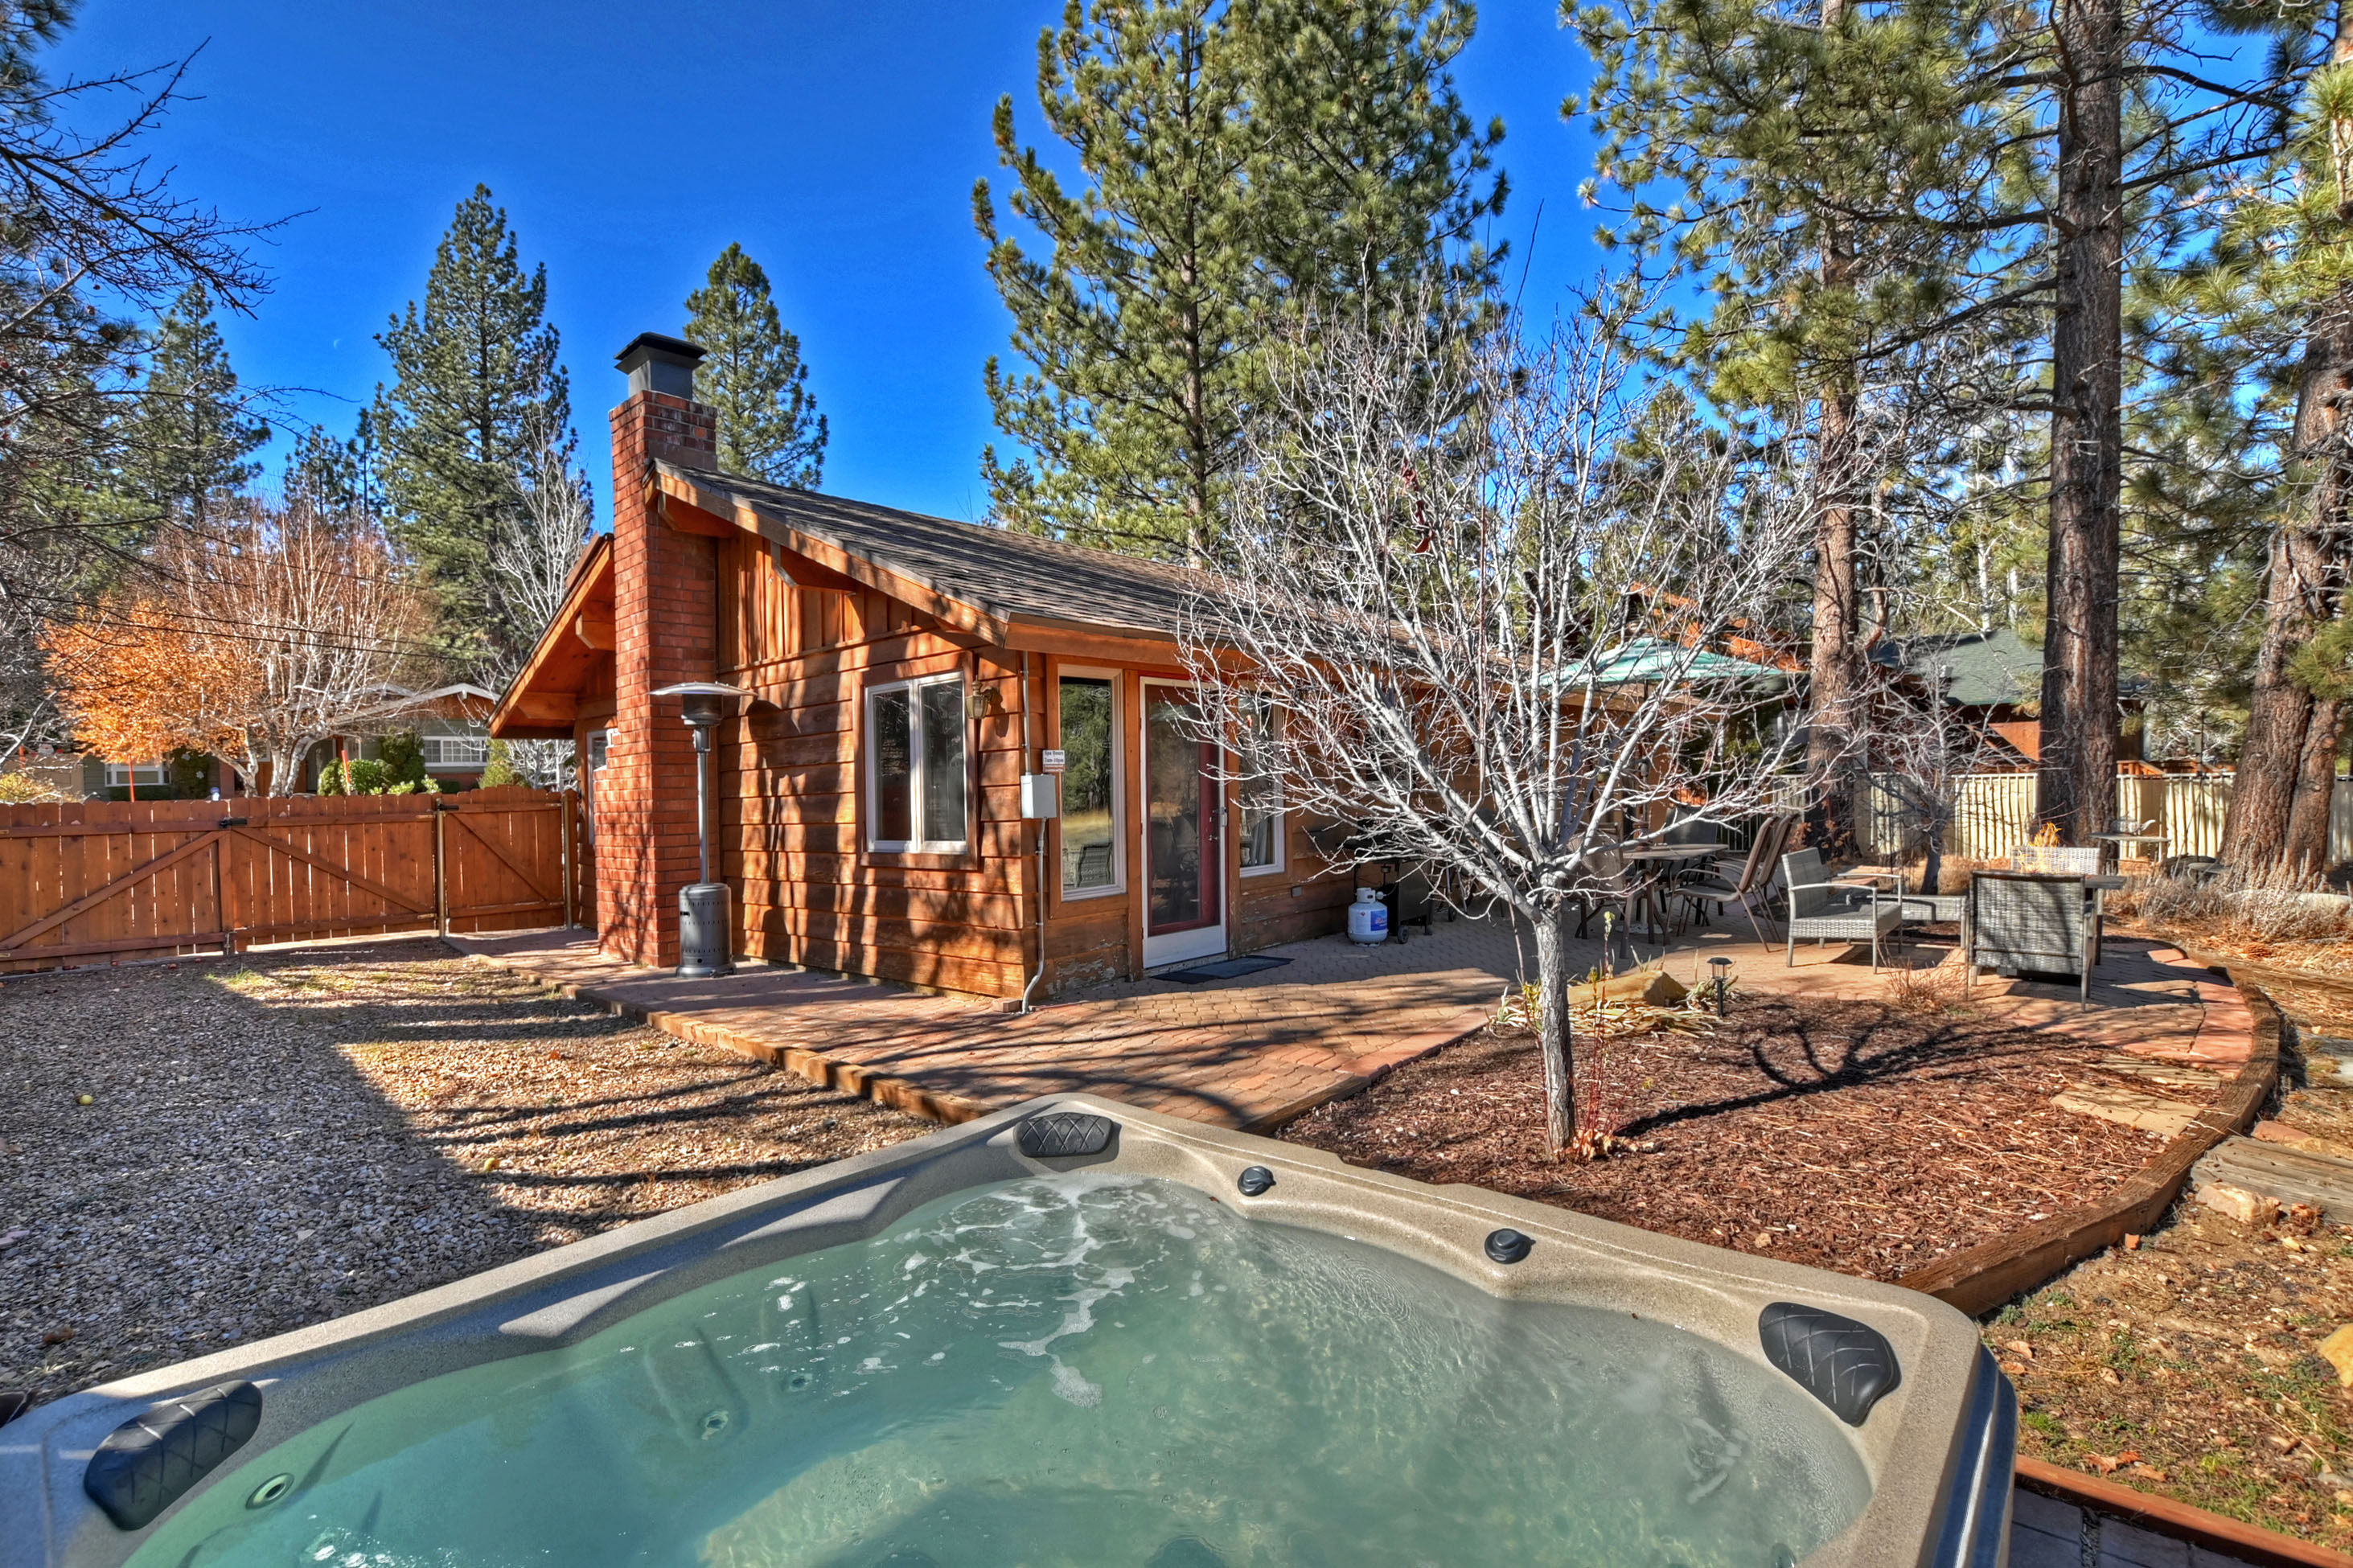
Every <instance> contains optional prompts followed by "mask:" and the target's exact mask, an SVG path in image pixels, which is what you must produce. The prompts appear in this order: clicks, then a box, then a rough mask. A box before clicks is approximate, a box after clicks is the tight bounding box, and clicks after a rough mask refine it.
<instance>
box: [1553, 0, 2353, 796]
mask: <svg viewBox="0 0 2353 1568" xmlns="http://www.w3.org/2000/svg"><path fill="white" fill-rule="evenodd" d="M2228 9H2229V7H2227V6H2223V7H2218V8H2217V9H2216V10H2215V12H2214V13H2213V16H2216V17H2221V16H2223V15H2224V13H2225V12H2227V11H2228ZM2264 15H2265V16H2269V18H2270V19H2269V20H2268V21H2266V20H2264V19H2263V17H2258V16H2254V14H2253V12H2252V10H2251V11H2250V12H2249V15H2248V16H2246V17H2242V18H2238V19H2236V20H2228V21H2225V22H2223V23H2222V24H2221V25H2225V26H2249V27H2261V26H2277V27H2279V28H2281V29H2282V30H2284V31H2293V30H2294V29H2295V27H2297V26H2306V27H2308V26H2309V23H2308V21H2307V20H2306V17H2305V15H2304V14H2303V13H2301V12H2299V13H2298V14H2297V15H2295V16H2286V17H2285V19H2284V20H2282V19H2281V16H2273V15H2272V14H2269V13H2265V14H2264ZM1576 20H1577V25H1578V26H1580V28H1581V29H1582V30H1584V31H1585V32H1586V34H1587V37H1588V43H1589V44H1592V45H1594V46H1595V47H1596V51H1597V55H1598V56H1599V58H1600V59H1601V61H1602V64H1603V67H1604V68H1603V70H1602V72H1601V73H1600V77H1599V84H1598V86H1597V89H1596V99H1597V104H1598V106H1599V109H1600V110H1601V113H1602V116H1603V118H1604V121H1605V125H1606V127H1607V128H1608V129H1609V131H1610V132H1611V136H1612V140H1611V141H1610V142H1609V143H1607V144H1606V145H1605V150H1604V171H1603V172H1604V174H1605V175H1608V176H1610V177H1612V178H1613V179H1614V181H1615V182H1616V183H1617V184H1620V186H1621V188H1623V189H1624V190H1626V191H1628V192H1629V193H1630V215H1629V218H1628V220H1627V221H1626V223H1625V224H1623V225H1622V226H1621V227H1620V237H1630V238H1631V239H1633V240H1635V241H1636V242H1638V243H1641V244H1643V245H1645V246H1648V247H1651V248H1652V249H1653V251H1654V252H1658V253H1662V254H1665V255H1667V256H1669V257H1670V258H1672V261H1673V262H1674V263H1675V264H1677V265H1679V266H1681V267H1683V268H1688V269H1690V270H1692V271H1696V272H1699V273H1701V274H1702V275H1703V276H1704V277H1705V278H1706V279H1707V281H1708V282H1709V284H1710V285H1711V286H1712V287H1713V288H1714V289H1715V292H1716V293H1717V296H1718V299H1719V301H1720V303H1721V309H1720V310H1718V311H1717V312H1716V313H1715V320H1713V321H1707V322H1706V323H1705V324H1704V330H1698V331H1694V332H1693V333H1692V335H1691V338H1690V341H1689V342H1687V343H1686V344H1685V345H1684V350H1683V353H1682V354H1681V356H1680V357H1681V359H1682V360H1683V363H1684V364H1685V365H1686V366H1687V367H1704V369H1705V374H1708V375H1709V376H1710V377H1711V379H1712V380H1713V381H1714V382H1715V384H1716V386H1717V387H1718V389H1719V390H1723V389H1725V387H1726V386H1727V385H1729V386H1730V387H1731V388H1732V389H1733V390H1734V401H1739V400H1740V398H1741V396H1742V395H1744V394H1745V395H1748V396H1750V397H1754V396H1755V395H1757V393H1759V392H1763V393H1766V394H1767V399H1766V400H1767V401H1778V402H1779V404H1780V405H1781V406H1782V407H1783V408H1785V409H1786V408H1788V407H1790V406H1792V404H1793V400H1792V399H1791V398H1790V396H1789V394H1790V392H1792V391H1799V397H1798V399H1796V400H1794V403H1795V405H1796V406H1798V407H1801V408H1807V409H1808V412H1807V413H1806V414H1805V415H1804V416H1803V417H1804V418H1806V419H1807V420H1809V421H1810V425H1811V433H1812V434H1813V436H1814V437H1815V439H1816V442H1817V445H1818V447H1820V449H1821V450H1822V451H1823V452H1824V454H1825V455H1826V456H1830V457H1834V456H1835V455H1836V453H1837V450H1838V448H1839V447H1840V445H1841V440H1842V439H1844V438H1845V437H1846V436H1847V434H1848V432H1847V430H1846V429H1845V428H1843V427H1842V426H1844V425H1845V424H1846V423H1847V421H1846V420H1845V418H1844V416H1846V414H1847V413H1848V407H1847V406H1845V405H1844V400H1843V398H1842V396H1841V386H1842V384H1844V383H1846V382H1847V381H1848V380H1849V379H1850V378H1849V376H1848V374H1846V373H1847V372H1849V371H1865V372H1867V371H1869V370H1870V369H1872V368H1873V367H1874V366H1876V367H1878V368H1879V369H1880V371H1881V372H1882V373H1884V372H1885V371H1886V370H1887V369H1889V368H1893V367H1895V366H1897V365H1898V364H1899V360H1898V359H1897V358H1896V357H1895V356H1901V355H1904V354H1907V353H1911V352H1912V351H1913V349H1914V348H1915V346H1924V345H1925V346H1930V347H1936V346H1938V345H1944V344H1952V345H1955V346H1957V347H1960V348H1964V349H1966V347H1967V343H1968V338H1969V337H1970V336H1972V335H1976V336H1979V337H1981V338H1991V339H1994V340H2002V339H2006V340H2007V342H2006V343H2003V342H1999V341H1996V342H1989V343H1988V346H1989V348H1997V349H2000V348H2006V349H2007V351H2008V352H2007V354H2006V355H2005V354H2003V353H1984V354H1978V353H1966V352H1964V353H1959V354H1958V355H1957V356H1956V357H1957V363H1964V364H1970V363H1974V364H1975V365H1976V366H1977V367H1978V368H1977V371H1975V372H1973V373H1972V374H1971V375H1970V376H1969V377H1968V378H1967V379H1966V381H1965V382H1964V383H1963V384H1960V385H1958V386H1957V388H1956V389H1955V390H1958V391H1961V392H1964V393H1965V394H1966V396H1965V397H1964V398H1963V399H1961V400H1959V401H1957V402H1955V403H1954V404H1953V405H1952V406H1951V407H1950V409H1949V410H1948V416H1949V418H1948V422H1949V424H1950V425H1951V426H1952V427H1953V428H1954V429H1956V431H1965V430H1966V428H1967V426H1968V423H1969V422H1970V421H1971V420H1973V419H1982V418H1985V417H1989V416H2004V415H2007V414H2012V413H2017V412H2021V411H2025V410H2030V409H2031V410H2032V411H2034V412H2036V413H2038V414H2040V415H2041V416H2043V417H2044V418H2045V419H2047V421H2048V423H2049V426H2050V433H2049V437H2048V439H2047V441H2046V442H2045V443H2044V447H2045V448H2046V452H2047V473H2045V474H2038V475H2035V476H2031V478H2032V479H2034V480H2036V481H2039V483H2040V488H2041V489H2042V493H2043V496H2044V500H2045V501H2046V504H2047V512H2046V516H2045V528H2044V533H2045V542H2046V546H2047V548H2046V550H2045V552H2044V565H2045V570H2044V572H2043V574H2042V575H2043V578H2044V581H2043V584H2042V588H2043V597H2044V603H2045V614H2044V616H2043V620H2044V644H2045V646H2044V650H2043V654H2044V681H2043V690H2042V730H2043V734H2044V738H2045V742H2046V743H2045V747H2044V752H2043V758H2042V763H2043V766H2042V816H2044V817H2045V818H2046V819H2048V820H2052V821H2055V822H2057V823H2058V824H2059V825H2060V826H2062V827H2063V831H2064V832H2065V833H2066V834H2067V835H2068V837H2071V838H2073V839H2074V840H2076V841H2078V842H2084V841H2087V840H2088V836H2089V835H2090V834H2092V833H2095V832H2098V831H2101V830H2102V829H2103V828H2104V827H2105V824H2106V819H2107V817H2108V816H2109V815H2110V814H2111V813H2112V812H2113V810H2114V805H2113V794H2114V792H2113V783H2112V780H2113V774H2114V769H2115V738H2116V723H2117V719H2118V716H2119V715H2118V708H2119V704H2118V688H2119V672H2118V665H2117V658H2118V654H2117V650H2118V647H2119V646H2120V643H2121V641H2122V636H2121V628H2120V625H2119V616H2120V605H2121V600H2122V587H2121V573H2120V564H2121V563H2120V556H2121V549H2122V546H2121V536H2122V531H2123V530H2122V502H2121V496H2122V493H2123V490H2124V487H2125V470H2126V463H2125V456H2126V442H2125V423H2124V416H2123V408H2124V403H2125V400H2126V395H2127V392H2128V391H2129V390H2130V389H2131V382H2130V381H2129V380H2128V379H2127V376H2126V369H2127V366H2128V365H2130V364H2132V363H2135V362H2133V361H2131V360H2129V359H2128V358H2127V356H2126V353H2125V352H2124V336H2123V334H2124V330H2125V329H2124V320H2123V311H2122V308H2121V298H2122V282H2123V276H2124V266H2125V258H2126V256H2127V255H2128V254H2132V253H2134V252H2136V251H2137V252H2139V253H2140V255H2141V256H2142V257H2144V258H2147V264H2148V265H2151V266H2154V267H2157V268H2164V267H2168V266H2170V265H2173V264H2175V263H2177V262H2178V260H2179V255H2178V250H2179V225H2180V224H2181V222H2183V221H2184V215H2189V214H2195V213H2198V212H2200V211H2201V210H2205V209H2206V208H2207V207H2208V205H2209V203H2210V194H2211V192H2212V191H2213V189H2214V188H2215V187H2216V185H2217V184H2218V182H2221V183H2227V182H2228V181H2229V180H2230V179H2231V178H2232V175H2233V174H2234V172H2235V171H2238V170H2240V169H2243V168H2244V167H2246V166H2247V165H2248V164H2249V163H2253V162H2257V161H2260V159H2261V158H2263V156H2264V155H2265V152H2266V148H2267V147H2268V146H2270V145H2272V144H2273V142H2274V140H2275V136H2276V130H2275V127H2276V125H2277V124H2278V121H2279V115H2278V112H2277V110H2278V109H2279V107H2280V104H2281V99H2280V96H2279V94H2280V83H2281V81H2282V79H2283V76H2284V72H2285V71H2287V70H2288V69H2289V68H2291V67H2292V64H2293V61H2294V60H2295V58H2296V50H2295V48H2294V47H2286V48H2283V49H2278V50H2274V51H2272V52H2271V53H2270V54H2268V55H2263V56H2261V58H2259V51H2246V52H2244V53H2243V54H2242V55H2240V56H2239V57H2237V58H2236V59H2234V61H2233V66H2232V70H2226V71H2217V70H2212V69H2210V68H2209V62H2208V61H2207V60H2206V58H2204V57H2202V56H2200V55H2199V54H2197V53H2196V50H2197V48H2198V47H2200V42H2201V40H2200V39H2199V38H2197V37H2194V36H2192V35H2189V34H2185V33H2184V32H2183V31H2182V29H2181V28H2180V27H2179V26H2176V25H2175V24H2176V22H2177V21H2178V18H2176V17H2174V16H2172V14H2171V13H2169V12H2166V11H2163V10H2162V9H2160V8H2151V7H2131V8H2126V7H2125V6H2124V5H2122V4H2121V0H2084V3H2083V4H2080V5H2074V4H2071V5H2063V6H2056V7H2052V8H2050V9H2049V11H2048V12H2045V11H2043V10H2039V9H2035V8H2020V7H2015V6H2010V5H2000V4H1991V3H1988V0H1819V6H1818V8H1817V9H1815V10H1813V12H1812V14H1811V15H1809V14H1808V12H1807V8H1805V7H1799V9H1798V10H1797V11H1795V12H1792V11H1790V10H1788V8H1785V7H1782V6H1778V5H1770V4H1765V3H1761V0H1620V5H1618V7H1617V8H1616V9H1610V8H1607V7H1597V8H1595V9H1592V10H1589V11H1586V12H1582V13H1578V14H1577V16H1576ZM2233 72H2235V73H2236V74H2235V75H2234V74H2233ZM1613 164H1615V165H1616V166H1614V167H1613V166H1612V165H1613ZM1652 182H1658V183H1662V184H1668V185H1670V186H1671V187H1680V188H1677V189H1675V191H1674V195H1675V196H1676V197H1677V198H1680V199H1678V200H1675V201H1673V202H1672V203H1668V204H1662V203H1659V202H1657V201H1656V199H1655V197H1654V195H1653V193H1651V191H1650V190H1648V189H1647V188H1646V187H1647V186H1648V185H1649V184H1651V183H1652ZM1775 315H1778V316H1779V317H1780V320H1779V321H1773V322H1769V323H1767V325H1766V330H1764V331H1761V332H1758V333H1755V334H1753V335H1752V342H1755V343H1756V345H1757V347H1758V348H1760V349H1761V350H1762V351H1763V352H1761V353H1750V354H1746V355H1742V354H1735V355H1734V356H1732V360H1731V366H1732V368H1733V369H1735V370H1737V371H1741V372H1743V373H1745V374H1746V378H1747V379H1748V380H1749V381H1750V383H1751V384H1750V385H1748V386H1746V387H1742V386H1741V385H1740V382H1741V380H1742V379H1743V377H1742V376H1740V375H1727V374H1725V368H1726V367H1725V363H1724V361H1723V360H1721V359H1720V358H1719V357H1718V356H1717V355H1716V354H1715V353H1714V352H1713V351H1715V350H1716V349H1717V348H1719V347H1721V346H1723V345H1724V344H1725V342H1727V338H1726V334H1725V331H1723V329H1724V328H1725V325H1726V324H1727V321H1726V318H1727V317H1729V318H1731V319H1732V323H1733V324H1736V323H1737V321H1738V319H1740V318H1742V317H1744V316H1745V317H1771V316H1775ZM1686 324H1688V323H1686ZM1939 352H1940V353H1941V352H1943V351H1942V350H1941V348H1940V349H1939ZM2005 357H2006V358H2007V359H2008V360H2009V362H2010V364H2011V366H2012V367H2013V368H2012V370H2011V373H2010V374H2009V375H2007V376H2004V375H2002V374H2000V369H2001V362H2002V360H2003V359H2004V358H2005ZM2045 366H2047V367H2048V368H2047V369H2045V368H2043V367H2045ZM1759 373H1761V374H1759ZM1892 384H1894V385H1897V386H1899V387H1901V386H1902V385H1903V384H1904V383H1903V381H1902V378H1900V377H1898V378H1897V379H1896V380H1895V381H1894V383H1892ZM1799 389H1805V390H1799ZM1924 390H1925V391H1930V392H1934V393H1936V395H1939V396H1942V395H1944V389H1941V388H1936V387H1933V386H1931V387H1921V386H1918V385H1917V384H1915V386H1914V387H1913V388H1912V390H1911V392H1909V393H1907V394H1906V395H1907V396H1911V395H1916V393H1917V392H1919V391H1924ZM1971 400H1974V401H1975V402H1976V404H1977V406H1976V407H1975V408H1974V409H1973V408H1971V407H1970V406H1969V402H1970V401H1971ZM1809 404H1810V407H1809V406H1808V405H1809ZM1859 471H1860V472H1861V473H1862V475H1863V476H1865V477H1868V478H1872V479H1878V478H1879V477H1880V476H1879V475H1878V474H1877V473H1876V472H1875V471H1874V469H1873V465H1872V464H1871V462H1870V461H1869V460H1868V458H1867V456H1866V458H1865V460H1863V461H1862V463H1861V464H1860V465H1859ZM1825 502H1826V504H1825V507H1824V509H1823V510H1824V518H1825V522H1826V528H1827V524H1828V523H1829V522H1831V521H1836V518H1837V515H1838V512H1839V511H1840V510H1841V505H1840V504H1837V503H1840V502H1841V498H1840V497H1837V496H1826V497H1825ZM1824 546H1825V548H1824V550H1823V551H1822V552H1821V553H1822V554H1823V557H1824V560H1825V561H1834V560H1835V559H1836V557H1837V556H1838V554H1839V553H1840V549H1839V542H1837V541H1834V540H1831V539H1829V538H1827V537H1826V538H1825V540H1824ZM1830 577H1831V573H1829V572H1823V573H1821V574H1820V575H1819V576H1818V579H1817V586H1818V587H1819V588H1822V589H1823V590H1824V591H1823V592H1822V593H1820V595H1818V603H1817V611H1818V621H1817V627H1816V629H1817V634H1818V639H1819V638H1820V637H1821V636H1822V635H1823V634H1827V635H1828V637H1830V639H1831V642H1832V643H1833V644H1835V643H1837V642H1839V641H1841V640H1846V641H1850V642H1851V640H1852V632H1851V631H1849V630H1848V629H1847V623H1846V622H1845V620H1844V616H1843V614H1842V613H1841V610H1840V608H1839V606H1838V605H1836V604H1835V603H1833V601H1835V600H1837V599H1839V598H1840V597H1841V596H1842V595H1839V594H1836V593H1833V592H1831V591H1830V588H1831V584H1829V583H1828V582H1827V579H1829V578H1830ZM1821 651H1822V650H1821V648H1820V647H1819V646H1818V648H1817V652H1818V655H1819V654H1820V652H1821ZM1848 658H1850V659H1851V658H1852V655H1851V654H1850V655H1849V656H1848ZM1823 662H1824V661H1823V660H1822V659H1821V658H1818V659H1817V667H1818V668H1817V673H1818V674H1820V673H1822V670H1821V668H1820V666H1821V665H1822V663H1823ZM1832 662H1835V660H1833V661H1832ZM1822 695H1823V694H1822V693H1821V692H1820V690H1818V692H1817V699H1818V700H1820V698H1821V696H1822Z"/></svg>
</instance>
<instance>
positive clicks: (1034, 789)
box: [1021, 773, 1062, 822]
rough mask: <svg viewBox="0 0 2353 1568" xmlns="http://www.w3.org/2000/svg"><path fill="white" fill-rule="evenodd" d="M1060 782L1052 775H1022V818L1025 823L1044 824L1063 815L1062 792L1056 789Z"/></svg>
mask: <svg viewBox="0 0 2353 1568" xmlns="http://www.w3.org/2000/svg"><path fill="white" fill-rule="evenodd" d="M1060 782H1061V781H1060V780H1059V779H1057V778H1056V777H1055V776H1054V775H1053V774H1052V773H1023V774H1022V775H1021V816H1022V818H1023V820H1024V821H1029V822H1042V821H1044V820H1046V819H1047V818H1049V817H1056V816H1061V815H1062V796H1061V792H1060V790H1059V789H1057V788H1056V787H1055V786H1056V785H1057V784H1060Z"/></svg>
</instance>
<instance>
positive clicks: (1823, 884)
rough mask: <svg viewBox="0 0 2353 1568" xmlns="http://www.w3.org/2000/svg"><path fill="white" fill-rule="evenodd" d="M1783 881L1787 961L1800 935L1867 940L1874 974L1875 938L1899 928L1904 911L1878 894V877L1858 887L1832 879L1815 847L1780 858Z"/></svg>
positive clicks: (1876, 967)
mask: <svg viewBox="0 0 2353 1568" xmlns="http://www.w3.org/2000/svg"><path fill="white" fill-rule="evenodd" d="M1781 885H1782V888H1783V889H1784V890H1785V891H1786V892H1787V893H1788V896H1789V925H1788V942H1789V950H1788V963H1789V965H1790V967H1792V968H1794V967H1796V965H1797V962H1798V939H1799V937H1801V936H1810V937H1813V938H1815V939H1816V940H1818V941H1820V942H1870V943H1871V969H1872V973H1874V974H1876V973H1879V939H1880V938H1881V937H1883V936H1885V935H1888V934H1890V933H1891V932H1894V931H1897V930H1899V929H1901V927H1902V924H1903V921H1904V911H1903V909H1902V908H1901V906H1900V905H1898V904H1897V903H1896V901H1895V900H1894V898H1893V897H1892V896H1891V897H1888V898H1882V897H1881V896H1880V889H1879V886H1878V883H1877V882H1875V881H1874V882H1873V884H1872V885H1871V886H1870V887H1869V888H1867V889H1855V888H1854V887H1853V886H1852V884H1841V883H1835V882H1832V881H1831V879H1830V876H1829V873H1828V872H1827V871H1825V870H1824V869H1823V868H1822V853H1821V851H1820V850H1819V849H1800V850H1799V851H1798V852H1797V853H1796V854H1794V855H1784V856H1782V857H1781Z"/></svg>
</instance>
